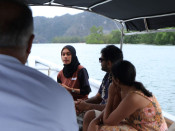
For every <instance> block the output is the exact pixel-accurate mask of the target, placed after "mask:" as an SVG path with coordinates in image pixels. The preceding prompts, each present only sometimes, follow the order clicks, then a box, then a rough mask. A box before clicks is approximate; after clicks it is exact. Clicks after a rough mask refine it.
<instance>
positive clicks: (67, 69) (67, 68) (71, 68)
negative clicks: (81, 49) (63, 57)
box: [61, 45, 80, 78]
mask: <svg viewBox="0 0 175 131" xmlns="http://www.w3.org/2000/svg"><path fill="white" fill-rule="evenodd" d="M64 49H68V50H69V51H70V52H71V55H72V60H71V63H70V64H68V65H66V64H64V68H63V74H64V76H65V77H66V78H70V77H72V75H73V73H74V72H75V71H76V70H77V67H78V65H80V63H79V61H78V58H77V56H76V50H75V48H74V47H73V46H71V45H66V46H65V47H63V49H62V50H61V54H62V51H63V50H64Z"/></svg>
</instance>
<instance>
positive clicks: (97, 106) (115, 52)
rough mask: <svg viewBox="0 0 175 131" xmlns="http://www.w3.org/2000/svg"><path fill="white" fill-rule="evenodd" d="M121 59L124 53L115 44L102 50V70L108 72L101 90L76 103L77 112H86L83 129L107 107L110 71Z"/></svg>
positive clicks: (110, 80) (100, 59) (100, 60)
mask: <svg viewBox="0 0 175 131" xmlns="http://www.w3.org/2000/svg"><path fill="white" fill-rule="evenodd" d="M119 60H123V53H122V51H121V50H120V49H119V48H118V47H116V46H114V45H107V46H106V47H105V48H103V49H102V50H101V57H100V58H99V62H100V63H101V70H103V71H105V72H106V74H105V76H104V78H103V80H102V83H101V86H100V88H99V91H98V92H97V94H96V95H95V96H94V97H91V98H89V99H87V100H85V101H83V100H79V101H77V103H76V109H77V112H86V114H85V115H84V121H83V131H84V128H85V129H86V128H87V126H88V125H89V123H90V122H91V120H92V119H93V118H95V117H97V116H98V115H99V114H100V113H101V111H102V110H103V109H104V108H105V105H106V102H107V98H108V87H109V85H110V84H111V82H112V75H111V73H110V72H111V67H112V65H113V64H114V63H115V62H117V61H119ZM87 111H88V112H87ZM86 116H88V117H86Z"/></svg>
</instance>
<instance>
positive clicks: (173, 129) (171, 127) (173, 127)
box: [168, 122, 175, 131]
mask: <svg viewBox="0 0 175 131" xmlns="http://www.w3.org/2000/svg"><path fill="white" fill-rule="evenodd" d="M168 131H175V122H174V123H173V124H172V125H171V126H170V127H169V128H168Z"/></svg>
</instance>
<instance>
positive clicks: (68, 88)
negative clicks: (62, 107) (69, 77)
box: [61, 84, 72, 91]
mask: <svg viewBox="0 0 175 131" xmlns="http://www.w3.org/2000/svg"><path fill="white" fill-rule="evenodd" d="M61 85H62V86H63V87H64V88H66V89H67V90H68V91H71V90H72V88H70V87H68V86H67V85H65V84H61Z"/></svg>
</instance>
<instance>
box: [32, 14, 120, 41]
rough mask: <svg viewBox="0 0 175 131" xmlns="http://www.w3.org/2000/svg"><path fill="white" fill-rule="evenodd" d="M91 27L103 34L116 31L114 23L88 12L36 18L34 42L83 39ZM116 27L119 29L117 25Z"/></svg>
mask: <svg viewBox="0 0 175 131" xmlns="http://www.w3.org/2000/svg"><path fill="white" fill-rule="evenodd" d="M92 26H96V27H100V26H101V27H103V32H104V33H105V34H108V33H110V32H111V31H112V30H116V29H117V26H116V23H115V22H114V21H112V20H111V19H109V18H106V17H103V16H100V15H97V14H94V13H90V12H83V13H79V14H76V15H70V14H66V15H63V16H56V17H54V18H46V17H39V16H37V17H34V27H35V30H34V33H35V40H34V42H35V43H48V42H52V40H53V38H55V37H85V36H88V35H89V34H90V28H91V27H92ZM118 27H119V28H121V26H120V25H119V24H118Z"/></svg>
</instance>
